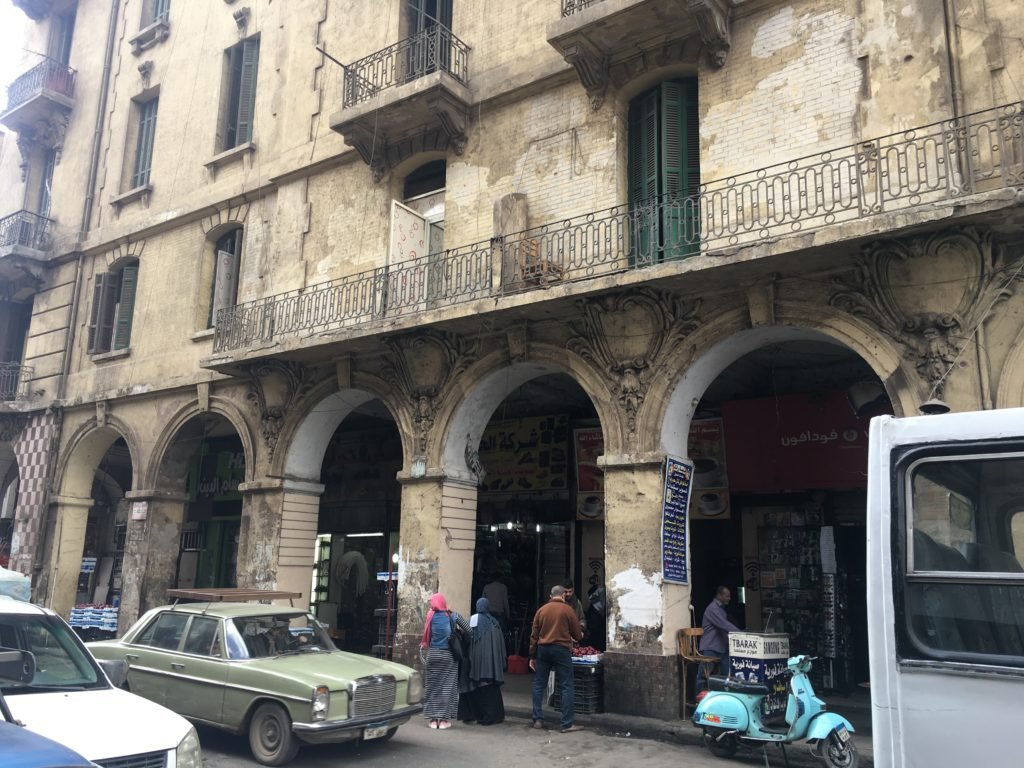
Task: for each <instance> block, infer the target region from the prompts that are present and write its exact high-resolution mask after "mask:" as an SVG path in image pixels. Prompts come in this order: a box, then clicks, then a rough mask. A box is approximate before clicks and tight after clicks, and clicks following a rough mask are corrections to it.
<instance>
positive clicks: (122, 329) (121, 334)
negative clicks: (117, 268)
mask: <svg viewBox="0 0 1024 768" xmlns="http://www.w3.org/2000/svg"><path fill="white" fill-rule="evenodd" d="M138 282H139V265H138V264H132V265H129V266H127V267H123V268H122V269H121V295H120V297H119V300H118V303H117V325H116V328H115V329H114V349H127V348H128V344H129V343H130V342H131V340H132V315H134V314H135V288H136V286H137V285H138Z"/></svg>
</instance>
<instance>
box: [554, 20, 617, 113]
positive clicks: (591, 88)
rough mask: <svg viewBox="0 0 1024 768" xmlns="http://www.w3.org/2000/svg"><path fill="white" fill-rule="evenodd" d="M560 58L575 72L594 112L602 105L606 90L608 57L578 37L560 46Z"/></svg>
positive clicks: (584, 39) (583, 38) (587, 41)
mask: <svg viewBox="0 0 1024 768" xmlns="http://www.w3.org/2000/svg"><path fill="white" fill-rule="evenodd" d="M562 56H563V57H564V58H565V60H566V61H567V62H568V63H569V64H570V65H571V66H572V68H573V69H575V70H576V75H577V76H578V77H579V79H580V83H581V84H582V85H583V88H584V90H586V92H587V96H589V97H590V106H591V108H592V109H593V110H594V111H595V112H596V111H597V110H599V109H600V108H601V106H602V105H603V104H604V95H605V92H606V91H607V90H608V57H607V56H605V55H604V54H603V53H601V52H600V51H599V50H597V48H595V47H594V45H593V44H592V43H591V42H590V41H589V40H587V39H586V38H585V37H580V38H578V39H576V40H575V41H573V42H572V43H568V44H566V45H564V46H562Z"/></svg>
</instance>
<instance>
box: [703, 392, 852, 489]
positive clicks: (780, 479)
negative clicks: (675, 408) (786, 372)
mask: <svg viewBox="0 0 1024 768" xmlns="http://www.w3.org/2000/svg"><path fill="white" fill-rule="evenodd" d="M722 417H723V420H724V421H725V447H726V454H727V455H728V457H729V489H730V490H731V491H733V492H737V491H747V492H772V491H799V490H807V489H811V488H836V489H847V488H863V487H865V485H866V484H867V466H868V425H869V422H870V419H869V418H857V416H855V415H854V413H853V409H852V408H850V404H849V402H848V401H847V398H846V392H845V391H843V390H837V391H832V392H824V393H816V394H813V395H783V396H780V397H771V398H763V399H758V400H737V401H733V402H727V403H723V405H722Z"/></svg>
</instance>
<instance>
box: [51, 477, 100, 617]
mask: <svg viewBox="0 0 1024 768" xmlns="http://www.w3.org/2000/svg"><path fill="white" fill-rule="evenodd" d="M55 501H56V505H57V509H56V528H55V530H54V531H53V538H52V539H51V548H50V578H49V580H48V581H49V589H48V595H47V596H46V600H45V602H46V605H48V606H49V607H50V608H52V609H53V610H55V611H56V612H57V613H59V614H60V615H61V616H63V617H64V618H65V619H67V618H69V617H70V616H71V609H72V608H73V607H74V605H75V593H76V592H77V591H78V574H79V573H80V572H81V570H82V550H83V548H84V547H85V526H86V523H87V522H88V520H89V510H90V509H92V506H93V504H94V503H95V502H93V500H92V499H88V498H73V497H70V496H58V497H57V498H56V500H55Z"/></svg>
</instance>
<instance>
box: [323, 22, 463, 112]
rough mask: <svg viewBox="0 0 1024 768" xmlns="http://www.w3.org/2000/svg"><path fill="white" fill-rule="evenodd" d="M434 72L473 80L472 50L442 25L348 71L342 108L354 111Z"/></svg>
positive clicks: (378, 52) (363, 60) (351, 67)
mask: <svg viewBox="0 0 1024 768" xmlns="http://www.w3.org/2000/svg"><path fill="white" fill-rule="evenodd" d="M434 72H447V73H448V74H449V75H451V76H452V77H454V78H455V79H456V80H458V81H459V82H460V83H463V84H466V82H467V81H468V80H469V47H468V46H467V45H466V44H465V43H463V42H462V41H461V40H459V38H457V37H456V36H455V35H453V34H452V31H451V30H450V29H448V28H447V27H444V26H441V25H440V24H438V25H435V26H433V27H431V28H430V29H425V30H423V31H422V32H419V33H418V34H416V35H413V36H412V37H409V38H406V39H405V40H402V41H401V42H398V43H395V44H394V45H391V46H388V47H387V48H384V49H383V50H380V51H377V52H376V53H371V54H370V55H369V56H366V57H365V58H362V59H359V60H358V61H355V62H352V63H351V64H349V65H348V66H347V67H345V94H344V97H343V98H342V106H343V107H345V108H348V107H354V106H355V105H357V104H360V103H362V102H364V101H366V100H367V99H370V98H372V97H373V96H376V95H377V94H378V93H379V92H380V91H382V90H384V89H385V88H392V87H395V86H399V85H404V84H405V83H410V82H412V81H413V80H418V79H419V78H421V77H424V76H426V75H429V74H432V73H434Z"/></svg>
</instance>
